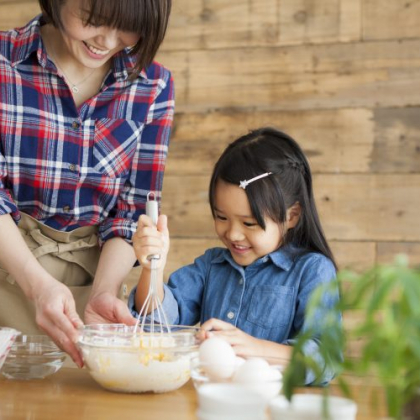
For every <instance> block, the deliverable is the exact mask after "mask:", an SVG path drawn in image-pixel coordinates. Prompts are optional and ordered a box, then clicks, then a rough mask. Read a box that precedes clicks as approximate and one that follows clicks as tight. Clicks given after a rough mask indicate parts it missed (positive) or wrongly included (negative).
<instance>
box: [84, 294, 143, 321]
mask: <svg viewBox="0 0 420 420" xmlns="http://www.w3.org/2000/svg"><path fill="white" fill-rule="evenodd" d="M85 321H86V323H87V324H108V323H114V324H126V325H135V323H136V319H135V318H133V316H132V315H131V313H130V311H129V309H128V307H127V305H126V303H125V302H123V301H122V300H121V299H118V298H117V297H116V296H115V295H113V294H112V293H110V292H101V293H99V294H97V295H94V296H92V297H91V298H90V299H89V302H88V304H87V305H86V309H85Z"/></svg>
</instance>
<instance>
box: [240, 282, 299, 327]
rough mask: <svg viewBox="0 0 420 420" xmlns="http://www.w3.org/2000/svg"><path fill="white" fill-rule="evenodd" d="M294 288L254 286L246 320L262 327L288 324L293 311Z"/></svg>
mask: <svg viewBox="0 0 420 420" xmlns="http://www.w3.org/2000/svg"><path fill="white" fill-rule="evenodd" d="M293 295H294V288H293V287H286V286H276V287H256V288H254V289H253V290H252V291H251V296H252V297H251V302H250V306H249V309H248V314H247V321H249V322H251V323H253V324H255V325H258V326H259V327H262V328H277V327H284V326H286V325H289V323H290V319H291V317H292V315H293V312H294V299H293Z"/></svg>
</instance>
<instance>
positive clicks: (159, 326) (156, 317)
mask: <svg viewBox="0 0 420 420" xmlns="http://www.w3.org/2000/svg"><path fill="white" fill-rule="evenodd" d="M151 194H153V193H150V192H149V193H148V194H147V201H146V215H147V216H149V217H150V218H151V219H152V221H153V223H154V224H155V225H156V224H157V219H158V202H157V200H151V199H150V195H151ZM147 259H148V260H149V261H150V285H149V291H148V293H147V296H146V299H145V301H144V303H143V305H142V307H141V309H140V311H139V314H138V317H137V322H136V326H135V328H134V331H135V332H136V331H137V329H138V327H139V325H140V333H144V332H148V333H150V335H151V338H152V337H153V335H155V334H157V333H159V334H163V333H170V332H171V328H170V326H169V323H168V319H167V317H166V313H165V310H164V308H163V307H162V302H161V300H160V298H159V293H158V289H157V285H158V271H159V267H158V262H159V260H160V255H159V254H151V255H148V256H147ZM147 315H149V317H147ZM146 326H147V328H148V331H146ZM151 344H153V342H152V343H151Z"/></svg>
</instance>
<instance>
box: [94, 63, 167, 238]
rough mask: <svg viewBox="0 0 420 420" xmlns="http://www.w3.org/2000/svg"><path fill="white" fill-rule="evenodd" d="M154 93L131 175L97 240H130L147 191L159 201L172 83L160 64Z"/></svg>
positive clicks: (143, 206) (165, 155)
mask: <svg viewBox="0 0 420 420" xmlns="http://www.w3.org/2000/svg"><path fill="white" fill-rule="evenodd" d="M159 70H160V71H162V72H163V73H162V74H159V75H155V77H156V78H157V79H158V80H159V82H158V83H157V87H156V91H157V96H156V99H155V100H154V102H153V103H152V104H151V106H150V108H149V111H148V114H147V119H146V124H145V126H144V129H143V130H142V132H141V134H140V138H139V139H138V142H137V148H136V151H135V155H134V157H133V162H132V166H131V169H130V174H129V176H128V178H127V180H126V182H125V185H124V187H123V188H122V191H121V193H120V194H119V196H118V198H117V201H116V205H115V207H114V209H113V211H112V212H111V213H110V214H109V216H108V217H107V218H106V219H105V220H104V221H103V222H102V224H101V226H100V228H99V236H100V242H101V243H103V242H105V241H107V240H108V239H111V238H113V237H116V236H118V237H123V238H124V239H126V240H127V241H128V242H131V241H132V237H133V234H134V233H135V231H136V228H137V220H138V218H139V217H140V215H141V214H143V213H144V212H145V203H146V200H147V194H148V193H149V192H153V193H154V194H155V197H156V199H157V200H158V201H160V197H161V191H162V186H163V175H164V171H165V165H166V158H167V154H168V148H169V139H170V134H171V127H172V121H173V115H174V86H173V80H172V77H171V74H170V72H169V71H168V70H166V69H164V68H162V67H160V68H159Z"/></svg>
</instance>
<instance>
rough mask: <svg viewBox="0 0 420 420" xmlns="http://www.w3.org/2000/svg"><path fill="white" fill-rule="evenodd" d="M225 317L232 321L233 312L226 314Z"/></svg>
mask: <svg viewBox="0 0 420 420" xmlns="http://www.w3.org/2000/svg"><path fill="white" fill-rule="evenodd" d="M227 317H228V318H229V319H233V318H235V314H234V313H233V312H229V313H228V314H227Z"/></svg>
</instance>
